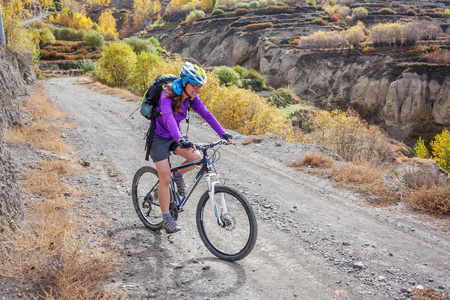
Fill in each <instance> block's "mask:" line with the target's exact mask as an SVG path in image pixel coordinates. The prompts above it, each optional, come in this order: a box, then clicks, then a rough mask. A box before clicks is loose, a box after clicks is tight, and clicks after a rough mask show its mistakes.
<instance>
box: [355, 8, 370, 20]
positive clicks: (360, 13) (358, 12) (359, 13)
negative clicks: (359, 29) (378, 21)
mask: <svg viewBox="0 0 450 300" xmlns="http://www.w3.org/2000/svg"><path fill="white" fill-rule="evenodd" d="M368 15H369V11H368V10H367V8H365V7H357V8H355V9H353V11H352V16H353V19H357V20H361V19H364V18H365V17H367V16H368Z"/></svg>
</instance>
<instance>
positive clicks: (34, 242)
mask: <svg viewBox="0 0 450 300" xmlns="http://www.w3.org/2000/svg"><path fill="white" fill-rule="evenodd" d="M73 205H74V203H73V200H72V199H65V198H63V197H58V198H57V199H56V200H48V199H47V200H42V201H38V202H34V203H30V204H29V205H28V209H27V211H26V212H25V215H26V218H25V220H27V222H26V223H23V224H20V226H16V227H14V228H9V227H7V228H6V229H5V231H4V232H2V233H1V234H0V240H1V243H0V256H1V257H2V259H1V263H0V274H1V275H3V276H7V277H13V278H17V279H20V280H24V281H27V282H29V283H32V284H33V285H34V286H35V287H36V291H37V292H30V294H29V295H28V296H32V297H36V296H38V298H43V299H101V298H103V297H104V296H106V295H110V294H111V293H110V292H107V291H105V290H104V289H103V288H102V285H103V282H104V281H105V279H106V278H108V277H109V276H110V275H112V274H113V273H114V272H115V271H116V269H115V268H114V262H115V261H116V259H117V258H118V256H117V254H115V252H113V251H105V248H104V247H103V245H102V241H92V240H88V238H86V237H84V236H83V235H82V233H81V231H82V222H81V220H80V219H78V218H77V217H75V216H74V214H73V213H72V208H73ZM36 293H37V294H36ZM110 296H114V295H113V294H111V295H110ZM105 299H106V298H105ZM108 299H125V294H124V293H122V294H119V295H115V296H114V297H110V298H108Z"/></svg>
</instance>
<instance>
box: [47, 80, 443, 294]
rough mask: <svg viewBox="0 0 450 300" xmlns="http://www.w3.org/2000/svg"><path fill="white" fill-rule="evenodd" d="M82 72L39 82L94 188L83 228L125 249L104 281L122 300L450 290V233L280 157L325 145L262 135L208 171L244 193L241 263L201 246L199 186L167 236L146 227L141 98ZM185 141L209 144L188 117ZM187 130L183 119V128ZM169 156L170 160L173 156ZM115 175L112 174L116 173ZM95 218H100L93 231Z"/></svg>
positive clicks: (229, 151)
mask: <svg viewBox="0 0 450 300" xmlns="http://www.w3.org/2000/svg"><path fill="white" fill-rule="evenodd" d="M83 80H84V79H81V78H55V79H51V80H48V81H46V82H45V91H46V93H47V95H48V96H49V97H50V98H51V99H52V100H53V101H54V102H55V104H57V105H58V106H60V107H61V109H63V110H65V111H66V112H68V113H69V114H70V115H71V117H70V119H69V122H72V123H74V124H76V126H77V129H72V130H71V129H67V130H66V131H65V132H64V134H65V136H66V139H67V142H68V143H69V144H71V145H72V146H73V147H74V149H75V150H74V151H75V152H76V156H78V157H80V158H81V159H83V160H85V161H89V162H91V165H90V167H89V172H88V173H87V174H86V175H84V176H83V177H82V178H78V179H77V182H76V183H77V185H79V186H81V187H84V188H88V189H89V190H90V191H91V192H92V193H91V194H90V195H88V196H86V197H83V198H81V199H80V200H79V201H80V204H81V205H82V206H83V207H84V208H85V209H87V211H91V212H92V220H88V221H87V222H86V228H87V230H93V231H97V234H99V235H100V234H103V233H105V232H106V233H108V234H109V235H110V236H111V237H112V240H113V242H112V243H113V246H114V248H115V249H116V250H118V251H121V252H122V253H124V254H125V255H124V262H123V264H122V265H121V272H120V273H119V274H117V275H116V276H115V277H114V278H112V279H111V282H110V283H109V284H110V285H111V286H112V287H113V286H114V287H118V288H120V289H127V290H128V295H129V299H147V298H155V299H175V298H176V299H292V298H297V299H334V297H335V293H336V291H341V292H342V297H341V299H408V298H410V297H411V294H410V292H411V289H412V288H413V287H415V286H417V285H422V286H433V287H435V288H436V289H439V290H440V291H449V290H450V275H449V270H450V259H449V258H450V243H449V241H450V238H449V234H448V233H446V232H444V231H442V230H436V229H434V228H435V226H434V225H435V221H433V220H432V219H429V218H428V217H426V216H422V215H416V214H413V213H411V212H408V211H407V210H406V209H405V208H404V207H403V206H402V205H395V206H392V207H388V208H374V207H371V206H369V205H367V202H366V200H365V199H364V198H362V197H360V196H358V195H357V194H354V193H352V192H349V191H343V190H339V189H337V188H335V187H333V186H332V184H331V183H330V181H329V180H327V179H324V178H319V177H316V176H314V175H310V174H306V173H303V172H299V171H296V170H294V169H292V168H289V167H286V165H285V164H286V163H287V162H289V161H293V160H295V159H297V158H298V157H299V156H300V155H301V154H302V153H304V152H306V151H310V150H313V149H315V150H319V151H325V150H324V149H323V148H320V147H317V146H314V145H307V144H294V143H286V142H285V141H283V140H281V139H279V138H276V137H271V138H266V139H264V140H263V141H262V142H261V143H251V144H249V145H242V144H241V142H242V141H243V140H244V139H246V138H247V137H245V136H241V135H240V134H237V133H235V132H232V133H233V135H234V136H235V141H236V143H237V146H227V147H222V148H221V150H220V152H221V158H220V160H219V161H218V162H217V163H216V168H217V170H218V171H219V173H220V174H221V176H222V178H223V179H224V182H225V183H226V184H229V185H232V186H234V187H236V188H238V189H239V190H240V191H242V192H243V193H245V195H246V196H247V197H248V199H249V200H250V202H251V203H252V206H253V207H254V210H255V212H256V214H257V218H258V229H259V236H258V240H257V243H256V246H255V248H254V250H253V252H252V253H251V254H250V255H249V256H248V257H247V258H245V259H244V260H241V261H239V262H236V263H229V262H224V261H220V260H218V259H217V258H216V257H215V256H213V255H212V254H211V253H209V252H208V250H207V249H206V247H205V246H204V245H203V244H202V242H201V240H200V238H199V235H198V233H197V229H196V226H195V208H196V199H198V198H199V196H200V195H201V193H203V192H204V190H205V185H201V186H199V187H198V188H197V191H196V193H197V194H196V195H194V197H193V198H192V199H191V200H190V203H188V204H187V206H186V209H185V211H184V212H183V213H182V214H181V216H180V219H179V221H178V223H179V225H180V226H181V227H182V229H183V230H182V231H181V232H179V233H176V234H173V235H168V234H165V233H161V232H152V231H150V230H147V229H146V228H145V227H144V226H143V225H142V224H141V223H140V221H139V219H138V217H137V215H136V213H135V212H134V209H133V205H132V200H131V180H132V178H133V175H134V173H135V172H136V170H137V169H138V168H140V167H141V166H143V165H146V164H151V163H149V162H146V161H145V160H144V140H143V136H144V134H145V131H146V129H147V121H146V120H145V119H144V118H143V117H141V116H140V115H139V112H136V113H135V114H134V115H133V116H131V117H130V114H131V113H132V112H133V110H135V109H136V108H137V107H138V106H139V104H138V102H135V101H126V99H123V98H120V97H118V96H115V95H104V94H99V93H97V92H96V91H95V90H94V89H93V88H92V87H89V86H86V85H82V84H80V81H83ZM191 115H192V117H191V119H192V120H191V124H190V128H189V132H188V135H189V138H190V139H191V140H193V141H194V142H208V141H214V140H217V139H218V137H217V136H216V135H215V133H214V132H213V131H212V130H211V129H210V128H209V126H207V125H205V124H204V123H203V122H202V120H201V119H200V118H198V117H194V115H195V113H192V114H191ZM183 126H185V125H183ZM177 162H179V160H177V159H176V158H174V159H173V160H172V163H177ZM116 175H117V176H116ZM96 214H100V215H101V216H102V217H103V218H105V219H107V220H108V221H109V223H110V227H109V228H96V217H95V215H96Z"/></svg>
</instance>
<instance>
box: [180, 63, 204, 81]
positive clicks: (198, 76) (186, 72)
mask: <svg viewBox="0 0 450 300" xmlns="http://www.w3.org/2000/svg"><path fill="white" fill-rule="evenodd" d="M180 76H181V78H183V77H184V78H186V79H187V81H188V82H192V83H195V84H202V85H205V84H206V72H205V70H203V69H202V68H200V67H199V66H196V65H193V64H191V63H190V62H185V63H184V66H183V68H182V69H181V72H180ZM184 78H183V79H184ZM186 79H185V80H186ZM185 80H183V82H184V81H185Z"/></svg>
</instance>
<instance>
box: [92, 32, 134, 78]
mask: <svg viewBox="0 0 450 300" xmlns="http://www.w3.org/2000/svg"><path fill="white" fill-rule="evenodd" d="M100 36H101V35H100ZM102 38H103V37H102ZM136 61H137V59H136V53H134V52H133V48H132V47H131V46H130V45H128V44H126V43H122V42H116V43H112V44H110V45H109V46H106V47H105V49H104V50H103V53H102V57H101V58H100V59H99V60H98V62H97V65H98V68H99V69H98V73H97V74H96V77H97V79H98V80H100V81H101V82H104V83H106V84H107V85H109V86H112V87H127V86H128V85H130V83H131V79H132V75H133V73H134V69H135V65H136Z"/></svg>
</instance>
